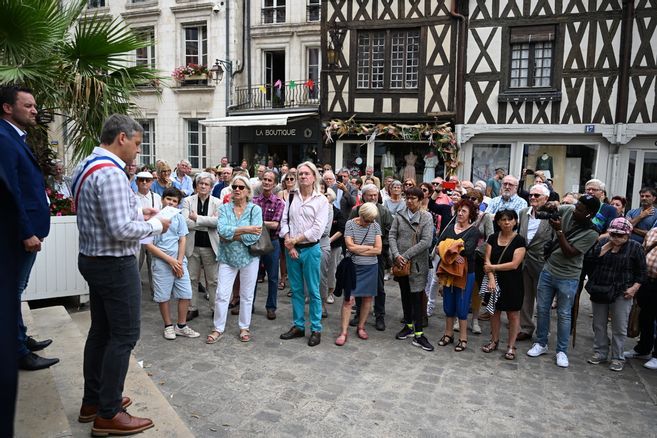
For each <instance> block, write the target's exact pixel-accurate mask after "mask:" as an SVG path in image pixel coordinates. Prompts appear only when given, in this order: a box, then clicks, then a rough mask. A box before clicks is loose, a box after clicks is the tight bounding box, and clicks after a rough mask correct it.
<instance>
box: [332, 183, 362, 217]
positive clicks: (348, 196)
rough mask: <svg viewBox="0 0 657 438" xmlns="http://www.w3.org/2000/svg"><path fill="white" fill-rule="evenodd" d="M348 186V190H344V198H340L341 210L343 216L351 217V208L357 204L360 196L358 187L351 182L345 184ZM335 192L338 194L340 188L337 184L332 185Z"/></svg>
mask: <svg viewBox="0 0 657 438" xmlns="http://www.w3.org/2000/svg"><path fill="white" fill-rule="evenodd" d="M345 185H346V186H347V191H346V192H342V198H340V212H342V216H344V217H349V216H350V215H351V209H352V208H354V205H356V197H357V196H358V189H357V188H356V187H354V186H352V185H351V184H345ZM331 188H332V189H333V191H334V192H335V194H336V195H337V194H338V191H340V189H339V188H338V186H337V185H334V186H333V187H331Z"/></svg>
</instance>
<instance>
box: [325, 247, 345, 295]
mask: <svg viewBox="0 0 657 438" xmlns="http://www.w3.org/2000/svg"><path fill="white" fill-rule="evenodd" d="M340 260H342V247H340V246H338V247H336V248H331V254H330V255H329V259H328V287H329V289H335V270H336V269H337V267H338V264H339V263H340Z"/></svg>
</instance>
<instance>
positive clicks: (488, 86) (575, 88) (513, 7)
mask: <svg viewBox="0 0 657 438" xmlns="http://www.w3.org/2000/svg"><path fill="white" fill-rule="evenodd" d="M460 3H461V4H462V13H463V14H464V15H466V16H467V17H468V19H467V26H468V30H467V32H468V38H467V49H466V50H467V54H468V59H467V69H466V76H465V98H466V101H465V112H464V119H463V122H462V123H458V124H457V126H456V131H457V139H458V142H459V144H460V145H461V146H462V147H463V149H462V152H463V154H462V157H463V158H462V159H463V162H464V166H463V168H462V171H461V176H462V177H463V178H467V179H470V178H475V177H477V176H479V175H483V172H482V165H483V164H482V163H481V160H482V158H481V157H482V156H485V157H487V158H488V159H489V160H490V156H491V155H492V154H493V153H495V154H496V160H497V161H495V164H496V165H500V166H501V167H505V168H507V169H508V171H509V172H510V173H511V174H514V175H520V174H521V172H522V169H525V168H534V166H535V165H536V164H538V162H537V155H538V154H541V155H540V156H546V155H547V156H549V157H550V158H551V159H552V158H554V160H559V161H560V168H559V170H558V171H557V170H556V169H555V168H554V167H553V168H552V170H553V171H552V176H553V177H554V179H555V185H558V186H559V190H560V191H561V193H565V192H570V191H574V192H582V191H583V184H584V182H585V181H586V179H589V178H599V179H601V180H603V181H605V182H606V183H607V187H608V189H607V192H608V194H609V195H610V197H611V195H615V194H620V195H623V196H627V197H628V199H629V198H631V199H630V200H631V202H630V204H631V205H637V203H638V196H637V195H638V189H639V187H641V186H642V185H654V184H655V182H656V178H657V175H656V174H655V172H657V169H654V170H653V169H652V167H653V166H652V164H650V163H652V162H653V161H656V162H657V153H655V149H656V148H655V146H656V145H657V143H656V141H657V105H656V100H655V94H656V91H657V62H656V59H657V58H656V55H655V49H654V48H655V47H656V46H657V37H656V32H655V29H656V28H657V1H655V0H604V1H578V0H541V1H529V0H506V1H501V0H492V1H484V0H470V1H466V2H460ZM546 59H548V62H546V61H545V60H546ZM524 60H527V61H528V65H529V67H528V68H526V71H523V65H522V62H523V61H524ZM542 67H543V68H544V69H543V71H542V70H541V68H542ZM514 70H515V77H514ZM536 71H538V72H539V74H538V76H535V77H533V82H532V75H533V74H535V73H536ZM519 72H520V73H519ZM541 72H542V73H541ZM518 74H520V75H521V76H522V75H523V74H526V75H528V76H529V79H528V81H526V82H523V83H522V85H524V86H518V83H519V82H518V79H517V77H518ZM478 160H479V161H480V162H478ZM554 162H555V164H554V165H555V166H556V161H554ZM503 164H506V165H503ZM573 172H579V174H578V175H573V174H572V173H573ZM569 173H570V174H569ZM559 190H558V191H559Z"/></svg>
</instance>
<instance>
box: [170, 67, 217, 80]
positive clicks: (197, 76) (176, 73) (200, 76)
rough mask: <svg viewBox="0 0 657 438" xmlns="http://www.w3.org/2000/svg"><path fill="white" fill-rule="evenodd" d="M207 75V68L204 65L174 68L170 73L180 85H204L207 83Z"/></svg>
mask: <svg viewBox="0 0 657 438" xmlns="http://www.w3.org/2000/svg"><path fill="white" fill-rule="evenodd" d="M208 74H209V71H208V67H207V66H205V65H199V64H187V65H184V66H180V67H176V68H175V69H174V70H173V72H172V73H171V76H172V77H173V78H174V79H175V80H177V81H178V82H180V83H181V84H184V83H192V84H197V85H205V84H207V82H208Z"/></svg>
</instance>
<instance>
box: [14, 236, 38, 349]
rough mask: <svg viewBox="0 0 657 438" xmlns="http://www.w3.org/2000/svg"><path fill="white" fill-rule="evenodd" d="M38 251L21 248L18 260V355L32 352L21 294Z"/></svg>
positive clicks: (25, 286) (25, 287)
mask: <svg viewBox="0 0 657 438" xmlns="http://www.w3.org/2000/svg"><path fill="white" fill-rule="evenodd" d="M36 257H37V253H36V252H27V251H25V249H23V248H21V253H20V259H19V261H18V357H19V358H21V357H24V356H27V355H28V354H30V350H28V349H27V346H26V345H25V342H27V327H25V323H24V322H23V314H22V313H21V295H23V291H24V290H25V289H27V283H28V281H29V280H30V272H32V266H34V261H35V260H36Z"/></svg>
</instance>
